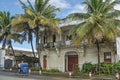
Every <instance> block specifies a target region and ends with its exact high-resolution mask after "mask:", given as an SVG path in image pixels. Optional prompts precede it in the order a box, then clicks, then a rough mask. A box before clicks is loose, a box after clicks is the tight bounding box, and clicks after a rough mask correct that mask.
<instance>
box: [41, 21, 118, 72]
mask: <svg viewBox="0 0 120 80" xmlns="http://www.w3.org/2000/svg"><path fill="white" fill-rule="evenodd" d="M78 22H79V20H76V21H71V20H62V21H61V23H60V28H61V30H62V33H61V34H60V35H57V34H55V33H54V32H52V31H51V32H52V33H49V32H47V33H46V32H45V33H43V39H42V42H43V43H44V47H45V48H44V50H43V51H42V53H41V55H40V57H41V64H42V67H43V68H46V69H59V70H60V71H62V72H65V71H74V67H75V66H76V65H78V66H79V68H80V69H81V68H82V65H83V64H84V63H85V62H91V63H98V52H97V48H96V45H93V46H91V47H90V46H87V45H86V46H83V45H78V44H77V45H75V44H73V43H72V42H71V39H72V38H73V37H74V36H75V34H73V35H70V36H68V34H67V33H68V31H69V29H70V28H71V27H73V25H76V24H78ZM84 43H86V44H87V40H86V41H84ZM109 45H110V46H106V45H105V44H104V43H101V45H100V46H101V47H100V62H109V63H111V62H116V50H115V43H111V44H109Z"/></svg>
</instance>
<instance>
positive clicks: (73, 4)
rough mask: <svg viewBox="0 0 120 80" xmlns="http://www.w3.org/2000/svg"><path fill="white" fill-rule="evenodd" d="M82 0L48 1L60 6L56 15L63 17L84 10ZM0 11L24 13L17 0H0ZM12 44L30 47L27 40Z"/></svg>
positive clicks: (25, 0)
mask: <svg viewBox="0 0 120 80" xmlns="http://www.w3.org/2000/svg"><path fill="white" fill-rule="evenodd" d="M22 1H23V2H24V3H26V2H27V0H22ZM34 1H35V0H30V2H31V3H32V4H33V3H34ZM82 2H83V0H50V2H49V3H50V4H51V5H54V6H56V7H58V8H60V12H57V16H56V17H58V18H61V19H63V18H65V17H66V16H67V15H68V14H70V13H75V12H85V9H84V7H85V5H83V4H81V3H82ZM115 8H116V9H119V10H120V5H116V6H115ZM0 11H9V12H10V14H11V16H12V15H16V14H21V13H24V10H23V9H22V7H21V4H20V3H19V1H18V0H0ZM13 43H14V42H13ZM13 46H15V47H20V48H28V49H30V48H31V46H30V44H28V43H27V42H24V43H23V44H22V45H21V44H18V43H14V44H13Z"/></svg>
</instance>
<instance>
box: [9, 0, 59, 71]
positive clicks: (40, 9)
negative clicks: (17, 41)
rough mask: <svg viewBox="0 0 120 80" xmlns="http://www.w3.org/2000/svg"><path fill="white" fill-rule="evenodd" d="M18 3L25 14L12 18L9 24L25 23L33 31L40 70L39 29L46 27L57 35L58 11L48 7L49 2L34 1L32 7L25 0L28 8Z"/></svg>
mask: <svg viewBox="0 0 120 80" xmlns="http://www.w3.org/2000/svg"><path fill="white" fill-rule="evenodd" d="M19 2H20V3H21V4H22V7H23V9H24V11H25V13H24V14H21V15H19V17H17V18H14V19H13V20H12V22H11V24H12V25H13V26H14V25H15V24H18V23H24V22H27V24H28V25H29V27H30V29H33V30H34V31H35V33H34V34H35V37H36V47H37V53H38V56H39V67H40V69H41V70H42V67H41V64H40V53H41V51H42V49H43V46H42V43H41V41H40V40H41V37H42V35H41V34H42V31H41V29H43V28H46V27H48V28H49V29H51V30H55V31H56V32H58V33H59V32H60V29H59V28H58V27H57V26H58V21H59V20H58V19H57V18H55V12H56V11H58V10H59V9H58V8H55V7H54V6H51V5H49V4H48V2H49V0H35V4H34V6H33V5H32V4H31V2H30V1H29V0H27V2H28V6H27V5H26V4H25V3H23V2H22V1H21V0H19ZM21 27H22V26H21Z"/></svg>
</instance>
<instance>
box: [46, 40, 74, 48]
mask: <svg viewBox="0 0 120 80" xmlns="http://www.w3.org/2000/svg"><path fill="white" fill-rule="evenodd" d="M72 45H73V44H72V43H71V41H70V40H68V41H57V42H48V43H45V44H44V47H45V48H54V47H57V48H58V47H65V46H72Z"/></svg>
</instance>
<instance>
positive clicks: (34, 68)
mask: <svg viewBox="0 0 120 80" xmlns="http://www.w3.org/2000/svg"><path fill="white" fill-rule="evenodd" d="M30 69H31V71H39V70H40V69H39V67H31V68H30Z"/></svg>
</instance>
